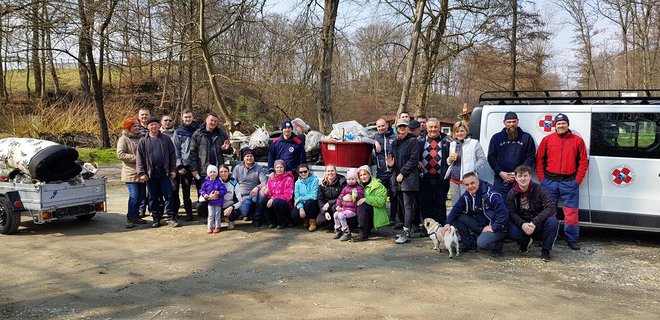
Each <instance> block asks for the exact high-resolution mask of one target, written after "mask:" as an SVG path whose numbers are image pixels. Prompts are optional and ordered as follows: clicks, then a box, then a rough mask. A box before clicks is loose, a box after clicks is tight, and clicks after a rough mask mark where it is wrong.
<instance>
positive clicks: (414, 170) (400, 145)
mask: <svg viewBox="0 0 660 320" xmlns="http://www.w3.org/2000/svg"><path fill="white" fill-rule="evenodd" d="M392 149H393V155H394V167H393V171H392V186H397V190H400V191H418V190H419V168H418V165H419V157H420V156H421V154H422V151H421V149H422V148H421V145H420V142H419V141H418V140H417V139H416V138H415V136H413V135H412V134H410V133H409V134H408V135H407V136H406V137H405V138H404V139H403V140H396V141H394V143H393V145H392ZM399 173H401V174H402V175H403V182H401V183H398V182H397V181H396V177H397V176H398V175H399Z"/></svg>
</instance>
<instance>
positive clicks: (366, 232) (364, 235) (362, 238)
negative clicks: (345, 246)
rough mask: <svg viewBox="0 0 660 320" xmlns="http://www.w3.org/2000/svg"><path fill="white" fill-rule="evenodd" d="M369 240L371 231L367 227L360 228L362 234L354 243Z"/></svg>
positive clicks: (354, 239)
mask: <svg viewBox="0 0 660 320" xmlns="http://www.w3.org/2000/svg"><path fill="white" fill-rule="evenodd" d="M367 240H369V230H367V228H366V227H362V228H360V233H359V234H358V235H357V237H355V238H353V242H360V241H367Z"/></svg>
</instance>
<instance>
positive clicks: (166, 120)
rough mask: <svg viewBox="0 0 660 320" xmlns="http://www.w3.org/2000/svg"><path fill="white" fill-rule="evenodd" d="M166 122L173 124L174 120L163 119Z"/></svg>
mask: <svg viewBox="0 0 660 320" xmlns="http://www.w3.org/2000/svg"><path fill="white" fill-rule="evenodd" d="M163 121H164V122H172V119H163Z"/></svg>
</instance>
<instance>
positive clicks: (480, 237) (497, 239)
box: [454, 214, 506, 252]
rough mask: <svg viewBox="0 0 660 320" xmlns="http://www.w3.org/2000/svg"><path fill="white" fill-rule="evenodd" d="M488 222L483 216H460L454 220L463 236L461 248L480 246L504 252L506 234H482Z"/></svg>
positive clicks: (455, 225)
mask: <svg viewBox="0 0 660 320" xmlns="http://www.w3.org/2000/svg"><path fill="white" fill-rule="evenodd" d="M488 222H489V221H488V219H487V218H486V217H485V216H484V215H483V214H478V215H476V216H470V215H467V214H459V215H458V217H457V218H456V220H454V227H455V228H456V231H458V234H459V235H460V236H461V243H462V245H461V247H462V248H464V249H474V248H476V247H477V246H478V247H479V248H482V249H487V250H491V251H496V252H502V247H503V246H504V238H505V237H506V233H505V232H482V231H483V229H484V227H485V226H487V225H488ZM475 238H476V240H475Z"/></svg>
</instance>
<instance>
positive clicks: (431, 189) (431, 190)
mask: <svg viewBox="0 0 660 320" xmlns="http://www.w3.org/2000/svg"><path fill="white" fill-rule="evenodd" d="M419 189H420V190H419V194H420V198H421V199H424V201H420V203H419V205H420V210H421V214H422V219H426V218H432V219H433V220H435V221H437V222H438V223H440V224H441V225H444V224H445V220H446V219H447V192H449V180H445V179H444V178H443V177H441V176H440V175H429V174H425V175H424V177H422V181H421V182H420V184H419Z"/></svg>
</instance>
